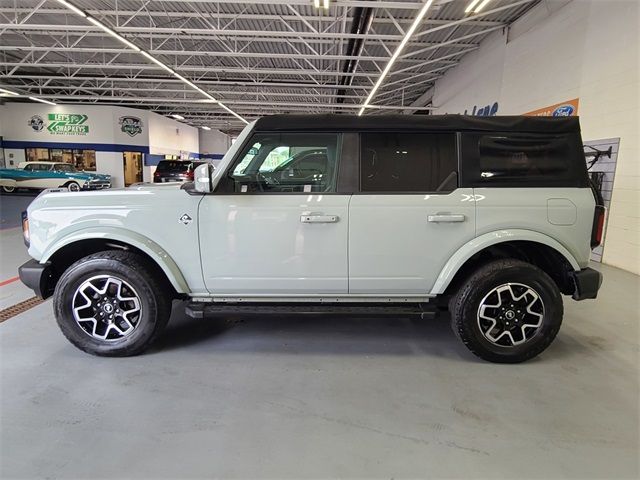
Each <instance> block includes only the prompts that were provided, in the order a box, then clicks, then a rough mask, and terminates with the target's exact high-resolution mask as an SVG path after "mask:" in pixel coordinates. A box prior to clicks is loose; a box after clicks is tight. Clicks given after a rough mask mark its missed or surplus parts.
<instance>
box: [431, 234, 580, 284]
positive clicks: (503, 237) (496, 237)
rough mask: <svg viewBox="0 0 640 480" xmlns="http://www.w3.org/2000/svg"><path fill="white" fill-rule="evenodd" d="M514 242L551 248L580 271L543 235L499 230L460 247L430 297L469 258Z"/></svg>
mask: <svg viewBox="0 0 640 480" xmlns="http://www.w3.org/2000/svg"><path fill="white" fill-rule="evenodd" d="M516 240H525V241H529V242H536V243H541V244H543V245H546V246H548V247H551V248H553V249H554V250H556V251H557V252H558V253H560V254H561V255H562V256H563V257H564V258H566V259H567V261H568V262H569V263H570V264H571V267H572V268H573V269H574V270H580V266H579V265H578V262H577V261H576V259H575V257H574V256H573V255H572V254H571V253H570V252H569V250H567V249H566V248H565V247H564V246H562V244H561V243H559V242H558V241H557V240H554V239H553V238H551V237H550V236H548V235H545V234H544V233H540V232H536V231H533V230H499V231H496V232H489V233H485V234H484V235H480V236H479V237H476V238H474V239H473V240H471V241H469V242H467V243H466V244H464V245H463V246H462V247H460V248H459V249H458V250H457V251H456V253H454V254H453V255H452V256H451V258H449V261H448V262H447V263H446V264H445V266H444V267H443V269H442V270H441V271H440V274H439V275H438V278H437V279H436V282H435V284H434V285H433V288H432V289H431V292H430V294H431V295H439V294H442V293H444V291H445V290H446V289H447V287H448V286H449V283H451V280H453V277H454V276H455V274H456V273H457V272H458V270H459V269H460V267H462V266H463V265H464V264H465V262H466V261H467V260H469V258H471V257H472V256H473V255H475V254H476V253H478V252H479V251H481V250H484V249H485V248H487V247H490V246H492V245H497V244H499V243H504V242H512V241H516Z"/></svg>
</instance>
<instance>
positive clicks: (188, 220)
mask: <svg viewBox="0 0 640 480" xmlns="http://www.w3.org/2000/svg"><path fill="white" fill-rule="evenodd" d="M191 220H193V218H191V217H190V216H189V215H187V214H186V213H185V214H183V215H182V216H181V217H180V218H179V219H178V221H179V222H181V223H184V224H185V225H189V224H190V223H191Z"/></svg>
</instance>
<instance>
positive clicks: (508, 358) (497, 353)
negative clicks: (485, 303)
mask: <svg viewBox="0 0 640 480" xmlns="http://www.w3.org/2000/svg"><path fill="white" fill-rule="evenodd" d="M508 283H513V284H524V285H527V286H530V287H531V288H533V289H534V290H535V291H536V292H537V293H538V294H539V296H540V299H541V300H542V302H543V304H544V315H543V319H542V325H541V326H540V327H539V328H538V330H537V331H536V333H535V334H534V335H533V336H532V337H531V338H530V339H529V340H527V341H526V342H524V343H523V344H521V345H515V346H502V345H496V344H495V343H493V342H491V341H490V340H488V339H487V338H486V337H485V335H484V334H483V332H482V330H481V329H480V326H479V320H478V311H479V307H480V303H481V302H482V300H483V299H484V298H485V296H486V295H488V294H489V292H491V291H492V290H493V289H494V288H496V287H498V286H500V285H504V284H508ZM449 312H450V314H451V327H452V329H453V331H454V333H455V334H456V336H457V337H458V338H459V339H460V340H461V341H462V342H463V343H464V344H465V345H466V347H467V348H468V349H469V350H471V352H473V353H474V354H475V355H477V356H478V357H480V358H482V359H484V360H488V361H490V362H495V363H519V362H524V361H526V360H529V359H531V358H533V357H535V356H537V355H539V354H540V353H541V352H543V351H544V350H545V349H546V348H547V347H548V346H549V345H550V344H551V342H553V340H554V338H555V337H556V335H557V334H558V331H559V330H560V325H561V324H562V316H563V304H562V295H561V294H560V290H559V289H558V286H557V285H556V284H555V282H554V281H553V280H552V279H551V278H550V277H549V275H547V274H546V273H545V272H543V271H542V270H541V269H539V268H538V267H536V266H535V265H531V264H529V263H526V262H523V261H521V260H515V259H503V260H495V261H492V262H490V263H487V264H485V265H483V266H482V267H480V268H478V269H477V270H476V271H475V272H473V273H472V274H471V275H470V276H469V278H468V279H467V280H466V281H465V282H463V284H462V285H461V286H460V288H459V289H458V291H457V292H456V293H455V294H454V295H453V296H452V297H451V300H450V301H449Z"/></svg>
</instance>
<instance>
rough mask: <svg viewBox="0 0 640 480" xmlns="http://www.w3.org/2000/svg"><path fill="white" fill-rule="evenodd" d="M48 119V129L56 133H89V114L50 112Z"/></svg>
mask: <svg viewBox="0 0 640 480" xmlns="http://www.w3.org/2000/svg"><path fill="white" fill-rule="evenodd" d="M48 119H49V126H48V127H47V130H49V132H50V133H52V134H54V135H86V134H87V133H89V125H87V124H86V122H87V120H88V119H89V117H88V116H87V115H81V114H77V113H50V114H49V115H48Z"/></svg>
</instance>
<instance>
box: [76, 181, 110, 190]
mask: <svg viewBox="0 0 640 480" xmlns="http://www.w3.org/2000/svg"><path fill="white" fill-rule="evenodd" d="M105 188H111V182H108V181H105V180H89V181H88V182H85V184H84V185H83V186H82V189H83V190H104V189H105Z"/></svg>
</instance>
